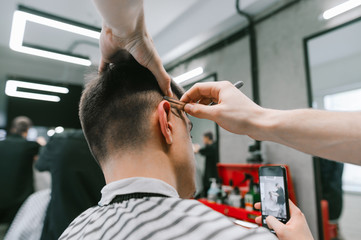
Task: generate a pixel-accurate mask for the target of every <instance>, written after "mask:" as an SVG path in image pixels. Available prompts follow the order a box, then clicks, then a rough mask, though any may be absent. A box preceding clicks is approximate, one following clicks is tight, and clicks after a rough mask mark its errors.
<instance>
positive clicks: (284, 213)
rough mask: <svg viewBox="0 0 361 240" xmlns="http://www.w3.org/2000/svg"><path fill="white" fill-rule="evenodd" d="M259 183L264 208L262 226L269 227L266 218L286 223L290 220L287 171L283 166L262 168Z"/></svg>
mask: <svg viewBox="0 0 361 240" xmlns="http://www.w3.org/2000/svg"><path fill="white" fill-rule="evenodd" d="M259 182H260V193H261V206H262V225H263V226H264V227H267V228H268V226H267V223H266V218H267V217H268V216H269V215H272V216H274V217H275V218H277V219H278V220H279V221H281V222H283V223H286V222H287V221H288V220H289V218H290V217H289V216H290V214H289V206H288V190H287V179H286V170H285V168H284V167H282V166H269V167H261V168H260V169H259Z"/></svg>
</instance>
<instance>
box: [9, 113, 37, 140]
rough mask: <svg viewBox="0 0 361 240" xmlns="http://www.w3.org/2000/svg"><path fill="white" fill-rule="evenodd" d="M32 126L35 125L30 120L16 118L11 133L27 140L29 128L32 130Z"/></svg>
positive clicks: (20, 117)
mask: <svg viewBox="0 0 361 240" xmlns="http://www.w3.org/2000/svg"><path fill="white" fill-rule="evenodd" d="M32 125H33V123H32V122H31V120H30V118H28V117H25V116H19V117H16V118H14V120H13V121H12V122H11V128H10V132H11V133H12V134H18V135H21V136H22V137H24V138H26V137H27V135H28V131H29V128H31V126H32Z"/></svg>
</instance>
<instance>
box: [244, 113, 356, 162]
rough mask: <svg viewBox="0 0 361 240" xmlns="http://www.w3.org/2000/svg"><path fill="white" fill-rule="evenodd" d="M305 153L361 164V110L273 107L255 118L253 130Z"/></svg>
mask: <svg viewBox="0 0 361 240" xmlns="http://www.w3.org/2000/svg"><path fill="white" fill-rule="evenodd" d="M250 135H251V136H252V137H254V138H256V139H258V140H266V141H273V142H277V143H281V144H284V145H286V146H289V147H292V148H295V149H297V150H300V151H303V152H305V153H308V154H311V155H316V156H320V157H324V158H328V159H331V160H337V161H342V162H349V163H354V164H361V157H360V152H361V113H359V112H356V113H355V112H353V113H351V112H329V111H319V110H312V109H300V110H289V111H281V110H270V109H265V110H264V113H263V117H262V118H261V119H259V120H258V122H255V124H254V125H253V130H252V131H251V134H250Z"/></svg>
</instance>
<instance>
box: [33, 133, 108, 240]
mask: <svg viewBox="0 0 361 240" xmlns="http://www.w3.org/2000/svg"><path fill="white" fill-rule="evenodd" d="M35 167H36V168H37V169H38V170H39V171H50V173H51V179H52V181H51V199H50V202H49V205H48V207H47V210H46V213H45V220H44V226H43V229H42V234H41V239H46V240H49V239H58V238H59V237H60V235H61V234H62V232H63V231H64V230H65V228H66V227H67V226H68V225H69V224H70V223H71V221H73V220H74V218H75V217H77V216H78V215H79V214H80V213H81V212H83V211H84V210H86V209H88V208H89V207H92V206H95V205H97V203H98V201H99V200H100V197H101V195H100V190H101V189H102V188H103V186H104V185H105V180H104V176H103V173H102V171H101V169H100V167H99V165H98V164H97V163H96V162H95V160H94V158H93V156H92V154H91V152H90V150H89V147H88V144H87V142H86V140H85V137H84V134H83V131H82V130H81V129H77V130H66V131H64V132H63V133H61V134H55V135H54V136H52V137H51V138H50V140H49V142H48V144H47V145H46V146H45V147H44V148H42V149H41V151H40V154H39V159H38V161H37V162H36V164H35Z"/></svg>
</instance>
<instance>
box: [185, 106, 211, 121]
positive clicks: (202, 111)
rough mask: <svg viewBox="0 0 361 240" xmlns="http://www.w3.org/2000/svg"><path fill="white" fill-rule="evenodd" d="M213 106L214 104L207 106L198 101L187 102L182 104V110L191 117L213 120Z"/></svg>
mask: <svg viewBox="0 0 361 240" xmlns="http://www.w3.org/2000/svg"><path fill="white" fill-rule="evenodd" d="M215 108H216V106H207V105H203V104H198V103H187V104H186V105H185V106H184V111H185V112H186V113H188V114H190V115H192V116H193V117H197V118H206V119H209V120H213V118H214V110H215Z"/></svg>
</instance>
